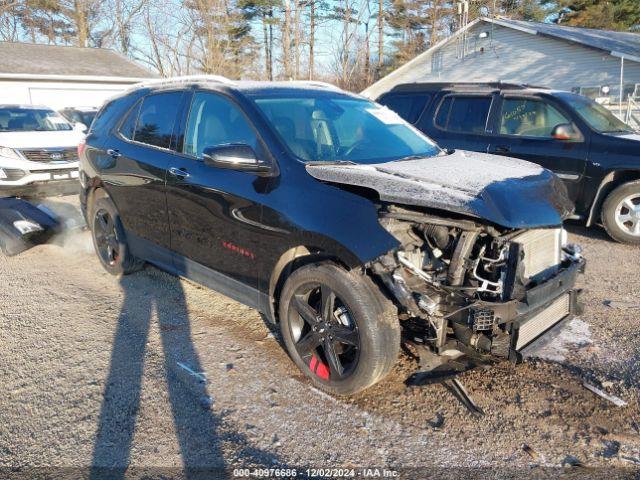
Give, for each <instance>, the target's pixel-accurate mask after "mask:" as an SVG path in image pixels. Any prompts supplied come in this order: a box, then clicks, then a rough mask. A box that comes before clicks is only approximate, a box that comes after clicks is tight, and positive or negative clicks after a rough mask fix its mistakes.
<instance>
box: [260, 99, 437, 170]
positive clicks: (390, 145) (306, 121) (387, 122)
mask: <svg viewBox="0 0 640 480" xmlns="http://www.w3.org/2000/svg"><path fill="white" fill-rule="evenodd" d="M254 100H255V102H256V104H257V105H258V107H259V108H260V110H261V111H262V112H263V113H264V114H265V115H266V116H267V118H268V119H269V121H270V123H271V124H272V125H273V126H274V127H275V129H276V130H277V132H278V134H279V135H280V137H281V138H282V140H283V141H284V142H285V143H286V145H287V147H289V150H291V152H293V154H294V155H296V156H297V157H298V158H300V159H301V160H304V161H306V162H313V161H348V162H354V163H381V162H385V161H391V160H399V159H402V158H406V157H415V156H424V157H429V156H433V155H436V154H438V153H439V152H440V149H439V148H438V147H437V146H436V145H435V144H434V143H433V142H432V141H431V140H429V139H428V138H427V137H425V136H424V135H423V134H421V133H420V132H419V131H418V130H416V129H415V128H413V127H412V126H411V125H409V124H408V123H407V122H405V121H404V120H403V119H402V118H400V117H399V116H398V115H397V114H396V113H394V112H392V111H391V110H389V109H388V108H386V107H381V106H380V105H377V104H375V103H372V102H368V101H366V100H361V99H355V98H348V97H344V96H340V97H338V96H324V95H323V96H313V94H307V95H302V96H296V97H291V98H281V97H274V96H272V95H270V96H264V97H258V96H256V97H254Z"/></svg>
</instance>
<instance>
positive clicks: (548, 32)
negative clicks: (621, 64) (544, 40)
mask: <svg viewBox="0 0 640 480" xmlns="http://www.w3.org/2000/svg"><path fill="white" fill-rule="evenodd" d="M483 20H485V21H489V22H494V23H496V24H498V25H502V26H504V27H509V28H515V29H517V30H523V31H525V32H528V33H531V34H534V35H545V36H548V37H554V38H559V39H561V40H566V41H569V42H575V43H579V44H581V45H585V46H587V47H592V48H597V49H599V50H604V51H606V52H608V53H610V54H612V55H614V56H617V57H623V56H624V57H627V58H630V59H631V60H635V61H640V34H638V33H630V32H614V31H611V30H597V29H595V28H582V27H568V26H565V25H557V24H555V23H538V22H525V21H523V20H511V19H508V18H497V19H490V18H484V19H483ZM631 57H635V58H631Z"/></svg>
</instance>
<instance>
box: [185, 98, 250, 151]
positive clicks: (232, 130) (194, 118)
mask: <svg viewBox="0 0 640 480" xmlns="http://www.w3.org/2000/svg"><path fill="white" fill-rule="evenodd" d="M226 143H245V144H247V145H250V146H251V147H253V149H254V150H255V151H258V137H257V136H256V134H255V132H254V131H253V129H252V128H251V126H250V125H249V123H248V122H247V120H246V118H245V117H244V115H243V114H242V112H241V111H240V110H239V109H238V107H236V106H235V105H234V104H233V103H232V102H231V101H230V100H228V99H226V98H224V97H222V96H220V95H216V94H214V93H204V92H199V93H196V94H195V95H194V97H193V103H192V104H191V111H190V113H189V120H188V122H187V131H186V133H185V140H184V147H183V149H182V151H183V152H184V153H188V154H189V155H195V156H197V157H201V156H202V152H203V151H204V149H205V148H207V147H215V146H216V145H224V144H226Z"/></svg>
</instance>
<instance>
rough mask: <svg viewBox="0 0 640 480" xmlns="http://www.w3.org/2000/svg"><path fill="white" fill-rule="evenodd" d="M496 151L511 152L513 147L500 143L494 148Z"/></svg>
mask: <svg viewBox="0 0 640 480" xmlns="http://www.w3.org/2000/svg"><path fill="white" fill-rule="evenodd" d="M493 151H494V152H495V153H509V152H510V151H511V149H510V148H509V147H507V146H505V145H500V146H498V147H496V148H494V150H493Z"/></svg>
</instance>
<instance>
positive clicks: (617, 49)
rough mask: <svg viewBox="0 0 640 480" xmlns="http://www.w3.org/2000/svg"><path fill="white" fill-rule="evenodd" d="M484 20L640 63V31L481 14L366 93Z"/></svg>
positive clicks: (379, 88) (380, 88)
mask: <svg viewBox="0 0 640 480" xmlns="http://www.w3.org/2000/svg"><path fill="white" fill-rule="evenodd" d="M480 22H487V23H494V24H496V25H500V26H502V27H506V28H512V29H515V30H520V31H522V32H526V33H529V34H531V35H544V36H547V37H553V38H556V39H559V40H564V41H568V42H574V43H578V44H580V45H583V46H586V47H591V48H597V49H599V50H603V51H606V52H607V53H608V54H610V55H612V56H615V57H620V58H625V59H628V60H632V61H634V62H640V34H638V33H628V32H613V31H609V30H596V29H593V28H582V27H567V26H564V25H557V24H552V23H539V22H527V21H524V20H511V19H508V18H502V17H500V18H488V17H481V18H476V19H475V20H473V21H472V22H469V23H468V24H467V25H466V26H464V27H462V28H461V29H459V30H458V31H456V32H455V33H454V34H453V35H451V36H449V37H447V38H445V39H443V40H441V41H440V42H438V43H436V44H435V45H434V46H432V47H431V48H429V49H428V50H426V51H425V52H423V53H421V54H420V55H418V56H416V57H415V58H413V59H412V60H410V61H409V62H407V63H405V64H404V65H402V66H401V67H399V68H397V69H396V70H394V71H393V72H391V73H390V74H389V75H387V76H385V77H382V78H381V79H380V80H378V81H377V82H376V83H374V84H373V85H370V86H369V87H367V88H366V89H365V90H364V91H362V95H364V96H366V97H369V98H376V97H377V96H378V95H380V94H381V93H382V92H384V91H386V87H387V84H388V83H389V82H391V81H393V79H394V78H395V77H397V76H399V75H402V73H403V72H406V71H408V70H410V69H411V68H412V67H413V66H414V65H416V64H418V63H419V62H421V61H422V59H423V58H425V57H427V56H428V55H430V54H431V53H433V52H435V51H437V50H439V49H440V48H442V47H443V46H445V45H446V44H448V43H449V42H451V41H453V40H455V39H456V38H458V37H459V36H460V35H461V34H462V33H464V32H466V31H467V30H469V29H471V28H472V27H474V26H475V25H477V24H478V23H480Z"/></svg>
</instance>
